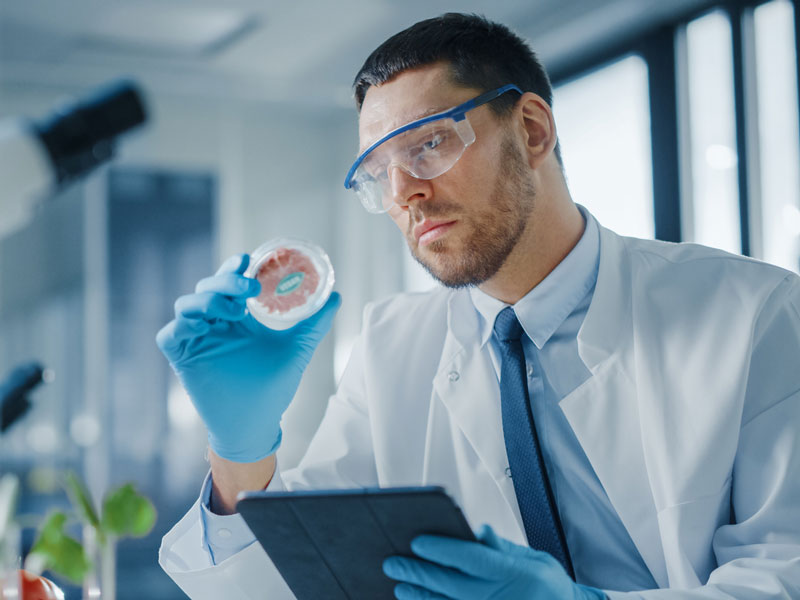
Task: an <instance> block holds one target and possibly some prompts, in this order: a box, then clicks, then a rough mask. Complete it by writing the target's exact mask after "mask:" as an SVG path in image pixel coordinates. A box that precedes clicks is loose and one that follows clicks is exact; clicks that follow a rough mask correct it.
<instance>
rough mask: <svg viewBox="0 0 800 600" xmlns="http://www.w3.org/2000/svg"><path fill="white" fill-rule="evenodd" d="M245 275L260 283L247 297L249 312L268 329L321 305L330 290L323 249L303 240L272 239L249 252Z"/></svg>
mask: <svg viewBox="0 0 800 600" xmlns="http://www.w3.org/2000/svg"><path fill="white" fill-rule="evenodd" d="M244 274H245V276H246V277H252V278H253V279H257V280H258V281H259V282H260V283H261V293H260V294H259V295H258V296H254V297H252V298H248V299H247V309H248V311H249V312H250V314H251V315H253V317H254V318H255V319H256V320H257V321H258V322H260V323H262V324H263V325H266V326H267V327H269V328H270V329H288V328H289V327H292V326H293V325H295V324H297V323H299V322H300V321H302V320H303V319H307V318H308V317H310V316H311V315H313V314H314V313H315V312H317V311H318V310H319V309H320V308H322V306H323V305H324V304H325V301H326V300H327V299H328V297H329V296H330V295H331V291H332V290H333V282H334V276H333V266H332V265H331V261H330V259H329V258H328V255H327V254H326V253H325V251H324V250H323V249H322V248H320V247H319V246H317V245H316V244H313V243H311V242H307V241H305V240H300V239H294V238H276V239H273V240H270V241H268V242H266V243H264V244H262V245H261V246H259V247H258V248H256V249H255V250H254V251H253V253H252V254H251V255H250V265H249V266H248V267H247V271H245V273H244Z"/></svg>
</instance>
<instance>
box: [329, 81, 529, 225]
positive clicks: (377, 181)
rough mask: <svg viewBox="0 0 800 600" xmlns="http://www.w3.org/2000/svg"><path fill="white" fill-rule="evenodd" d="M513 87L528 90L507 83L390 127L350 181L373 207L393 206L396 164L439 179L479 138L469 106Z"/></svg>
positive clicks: (355, 168)
mask: <svg viewBox="0 0 800 600" xmlns="http://www.w3.org/2000/svg"><path fill="white" fill-rule="evenodd" d="M512 90H513V91H515V92H517V93H519V94H522V90H520V89H519V88H518V87H517V86H516V85H513V84H508V85H504V86H503V87H499V88H497V89H496V90H492V91H491V92H486V93H484V94H481V95H479V96H476V97H475V98H473V99H472V100H467V101H466V102H464V103H463V104H459V105H458V106H456V107H455V108H451V109H449V110H446V111H444V112H441V113H437V114H435V115H431V116H429V117H424V118H422V119H418V120H416V121H412V122H411V123H407V124H406V125H403V126H402V127H398V128H397V129H395V130H394V131H391V132H389V133H387V134H386V135H385V136H383V137H382V138H381V139H379V140H378V141H377V142H375V143H374V144H372V145H371V146H370V147H369V148H367V149H366V150H364V152H362V153H361V155H360V156H359V157H358V158H357V159H356V162H354V163H353V166H352V167H350V170H349V171H348V172H347V177H346V178H345V180H344V187H345V188H347V189H352V190H354V191H355V193H356V195H357V196H358V198H359V199H360V200H361V204H363V205H364V208H366V209H367V210H368V211H369V212H371V213H375V214H380V213H384V212H386V211H388V210H389V208H390V207H391V205H392V202H393V200H392V186H391V182H390V180H389V169H390V168H393V167H399V168H401V169H403V170H404V171H405V172H407V173H408V174H409V175H411V176H413V177H416V178H417V179H433V178H434V177H438V176H439V175H441V174H443V173H446V172H447V171H449V170H450V169H452V168H453V165H455V164H456V162H458V159H459V158H461V155H462V154H464V150H466V149H467V147H468V146H469V145H470V144H472V143H473V142H474V141H475V132H474V131H473V129H472V126H471V125H470V124H469V121H468V120H467V112H469V111H471V110H472V109H473V108H478V107H479V106H481V105H483V104H486V103H487V102H491V101H492V100H494V99H495V98H497V97H498V96H500V95H502V94H505V93H506V92H509V91H512Z"/></svg>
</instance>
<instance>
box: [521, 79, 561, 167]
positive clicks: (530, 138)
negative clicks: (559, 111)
mask: <svg viewBox="0 0 800 600" xmlns="http://www.w3.org/2000/svg"><path fill="white" fill-rule="evenodd" d="M515 112H516V113H517V116H518V118H519V119H520V121H521V123H522V128H523V132H524V142H525V149H526V151H527V155H528V164H529V165H530V167H531V168H532V169H537V168H539V167H540V166H541V165H542V163H543V162H544V160H545V159H546V158H547V157H548V156H549V155H550V154H551V153H552V152H553V149H554V148H555V147H556V142H557V141H558V136H557V134H556V123H555V120H554V119H553V112H552V111H551V110H550V107H549V106H548V104H547V102H545V101H544V100H543V99H542V98H541V96H538V95H536V94H534V93H533V92H525V93H524V94H523V95H522V97H521V98H520V99H519V102H518V103H517V106H516V108H515Z"/></svg>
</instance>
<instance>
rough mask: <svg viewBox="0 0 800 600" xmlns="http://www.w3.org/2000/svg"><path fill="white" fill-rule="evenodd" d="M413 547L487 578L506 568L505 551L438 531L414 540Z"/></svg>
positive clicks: (426, 555) (436, 560) (427, 557)
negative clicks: (443, 534) (441, 534)
mask: <svg viewBox="0 0 800 600" xmlns="http://www.w3.org/2000/svg"><path fill="white" fill-rule="evenodd" d="M411 550H413V551H414V554H416V555H417V556H419V557H420V558H424V559H425V560H427V561H430V562H433V563H436V564H439V565H444V566H446V567H452V568H454V569H458V570H459V571H461V572H463V573H468V574H470V575H474V576H476V577H481V578H483V579H496V578H497V577H498V576H502V573H503V572H504V571H505V567H506V564H505V563H506V561H505V560H504V554H503V553H501V552H498V551H497V550H495V549H494V548H489V547H487V546H484V545H483V544H481V543H478V542H469V541H466V540H459V539H456V538H449V537H442V536H438V535H420V536H417V537H415V538H414V539H413V540H411Z"/></svg>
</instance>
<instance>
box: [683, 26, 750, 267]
mask: <svg viewBox="0 0 800 600" xmlns="http://www.w3.org/2000/svg"><path fill="white" fill-rule="evenodd" d="M686 44H687V60H688V74H687V75H688V77H687V84H688V90H687V92H688V110H689V114H688V119H689V139H688V146H689V151H690V160H689V164H690V165H691V171H690V173H691V175H690V183H689V185H688V189H689V190H690V191H691V199H690V200H689V201H688V202H686V203H685V204H684V206H685V207H690V209H689V213H690V216H691V219H692V220H691V226H690V227H689V228H687V229H688V231H686V232H685V233H684V239H685V240H687V241H694V242H698V243H700V244H705V245H707V246H714V247H716V248H721V249H723V250H727V251H729V252H736V253H739V252H741V249H742V238H741V224H740V213H739V183H738V178H737V177H738V176H737V170H736V168H737V164H738V158H737V152H736V119H735V112H734V93H733V46H732V39H731V25H730V21H729V20H728V17H727V16H726V15H725V13H723V12H720V11H717V12H713V13H711V14H708V15H706V16H704V17H701V18H699V19H695V20H694V21H692V22H691V23H689V25H688V26H687V28H686Z"/></svg>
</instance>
